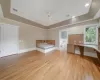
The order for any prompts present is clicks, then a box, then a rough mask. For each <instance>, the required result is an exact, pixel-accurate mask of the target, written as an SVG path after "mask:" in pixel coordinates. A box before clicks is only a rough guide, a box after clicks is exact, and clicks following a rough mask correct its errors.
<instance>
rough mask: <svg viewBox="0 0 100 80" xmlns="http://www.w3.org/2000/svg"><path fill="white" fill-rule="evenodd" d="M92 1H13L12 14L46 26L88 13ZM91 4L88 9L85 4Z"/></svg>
mask: <svg viewBox="0 0 100 80" xmlns="http://www.w3.org/2000/svg"><path fill="white" fill-rule="evenodd" d="M91 2H92V0H11V13H12V14H16V15H18V16H21V17H24V18H26V19H29V20H32V21H34V22H37V23H40V24H42V25H44V26H49V25H52V24H55V23H58V22H61V21H64V20H67V19H70V18H72V16H80V15H83V14H86V13H88V11H89V8H90V5H91ZM87 3H89V6H88V7H85V4H87Z"/></svg>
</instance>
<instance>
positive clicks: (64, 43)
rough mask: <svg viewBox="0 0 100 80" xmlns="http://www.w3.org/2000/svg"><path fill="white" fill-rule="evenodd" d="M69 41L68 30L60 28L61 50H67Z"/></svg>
mask: <svg viewBox="0 0 100 80" xmlns="http://www.w3.org/2000/svg"><path fill="white" fill-rule="evenodd" d="M67 43H68V33H67V30H60V31H59V48H60V50H66V51H67Z"/></svg>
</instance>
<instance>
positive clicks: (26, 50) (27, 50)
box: [19, 48, 36, 54]
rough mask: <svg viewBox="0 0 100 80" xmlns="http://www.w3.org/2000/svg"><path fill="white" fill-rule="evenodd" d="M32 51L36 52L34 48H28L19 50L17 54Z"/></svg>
mask: <svg viewBox="0 0 100 80" xmlns="http://www.w3.org/2000/svg"><path fill="white" fill-rule="evenodd" d="M34 50H36V48H29V49H24V50H20V51H19V54H20V53H25V52H29V51H34Z"/></svg>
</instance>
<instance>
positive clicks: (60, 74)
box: [0, 51, 100, 80]
mask: <svg viewBox="0 0 100 80" xmlns="http://www.w3.org/2000/svg"><path fill="white" fill-rule="evenodd" d="M0 80H100V70H99V65H98V62H97V60H96V59H93V58H89V57H84V58H81V57H80V56H78V55H74V54H68V53H63V52H60V51H54V52H52V53H50V54H48V55H44V54H43V53H41V52H38V51H32V52H28V53H25V54H20V55H13V56H9V57H5V58H1V59H0Z"/></svg>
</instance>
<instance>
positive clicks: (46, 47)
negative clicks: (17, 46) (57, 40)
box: [38, 43, 54, 49]
mask: <svg viewBox="0 0 100 80" xmlns="http://www.w3.org/2000/svg"><path fill="white" fill-rule="evenodd" d="M52 47H54V45H51V44H47V43H40V44H38V48H41V49H49V48H52Z"/></svg>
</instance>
